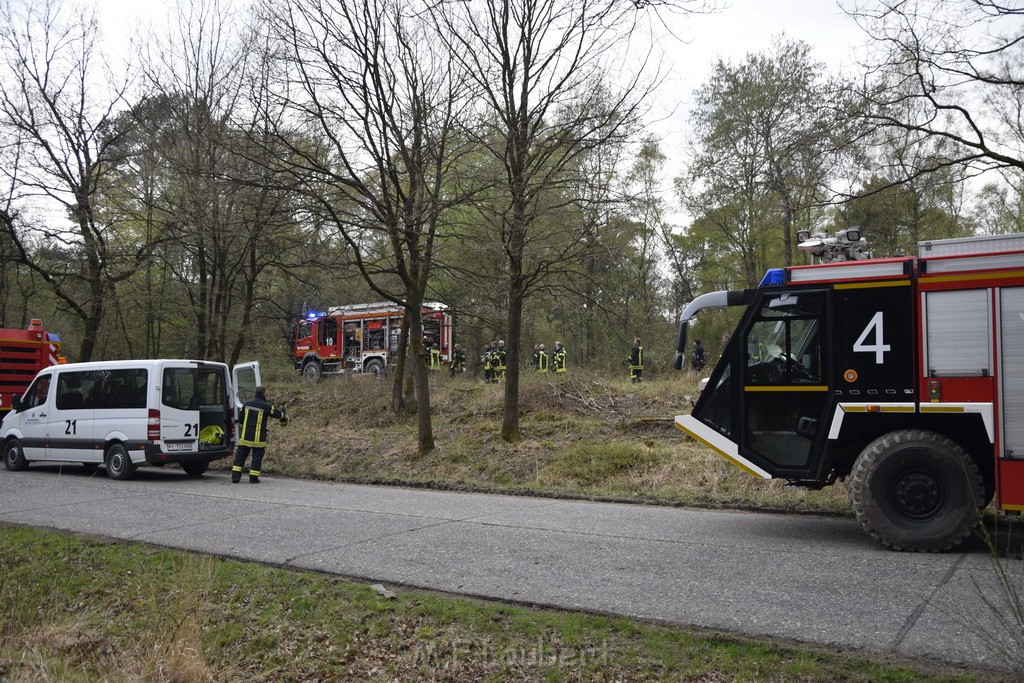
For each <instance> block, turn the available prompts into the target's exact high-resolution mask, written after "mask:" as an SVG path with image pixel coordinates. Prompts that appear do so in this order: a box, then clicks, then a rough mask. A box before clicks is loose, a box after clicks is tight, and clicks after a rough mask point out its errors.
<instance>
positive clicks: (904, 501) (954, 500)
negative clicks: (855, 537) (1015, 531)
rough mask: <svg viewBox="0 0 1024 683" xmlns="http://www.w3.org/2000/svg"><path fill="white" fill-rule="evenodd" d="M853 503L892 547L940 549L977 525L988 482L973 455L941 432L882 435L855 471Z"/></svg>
mask: <svg viewBox="0 0 1024 683" xmlns="http://www.w3.org/2000/svg"><path fill="white" fill-rule="evenodd" d="M849 492H850V503H851V505H852V506H853V513H854V515H856V517H857V521H858V522H860V525H861V527H863V528H864V531H866V532H867V533H868V534H870V535H871V536H872V537H873V538H875V539H876V540H878V542H880V543H881V544H882V545H884V546H886V547H887V548H892V549H893V550H909V551H913V552H939V551H943V550H949V549H950V548H953V547H955V546H957V545H959V544H960V543H962V542H963V541H964V540H965V539H966V538H967V537H968V536H970V535H971V532H973V531H974V529H975V528H976V527H977V525H978V519H979V510H980V507H981V503H982V500H983V498H982V497H983V492H984V484H983V482H982V479H981V473H980V472H979V471H978V467H977V465H976V464H975V463H974V461H973V460H971V457H970V456H969V455H968V454H967V453H966V451H964V449H963V448H961V447H960V446H959V445H957V444H956V443H955V442H953V441H951V440H950V439H947V438H946V437H944V436H942V435H941V434H936V433H934V432H929V431H924V430H920V429H904V430H900V431H896V432H890V433H889V434H885V435H883V436H880V437H878V438H877V439H875V440H874V441H872V442H871V443H870V444H868V447H867V448H865V449H864V450H863V451H862V452H861V454H860V456H858V458H857V461H856V462H855V463H854V465H853V470H852V471H851V472H850V486H849Z"/></svg>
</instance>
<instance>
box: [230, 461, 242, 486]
mask: <svg viewBox="0 0 1024 683" xmlns="http://www.w3.org/2000/svg"><path fill="white" fill-rule="evenodd" d="M240 481H242V468H241V467H239V466H238V465H235V466H234V467H232V468H231V483H232V484H237V483H238V482H240Z"/></svg>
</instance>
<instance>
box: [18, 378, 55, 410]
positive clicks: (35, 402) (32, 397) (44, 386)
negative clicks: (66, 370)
mask: <svg viewBox="0 0 1024 683" xmlns="http://www.w3.org/2000/svg"><path fill="white" fill-rule="evenodd" d="M49 393H50V376H49V375H43V376H42V377H40V378H39V379H37V380H36V381H35V382H33V383H32V386H30V387H29V388H28V391H26V392H25V399H24V405H25V408H35V407H36V406H41V405H43V404H44V403H46V395H47V394H49Z"/></svg>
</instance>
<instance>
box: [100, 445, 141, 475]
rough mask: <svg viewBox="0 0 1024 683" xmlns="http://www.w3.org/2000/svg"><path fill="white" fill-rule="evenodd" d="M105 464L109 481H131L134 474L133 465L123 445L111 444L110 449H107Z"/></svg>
mask: <svg viewBox="0 0 1024 683" xmlns="http://www.w3.org/2000/svg"><path fill="white" fill-rule="evenodd" d="M106 463H107V476H108V477H110V478H111V479H116V480H118V481H123V480H125V479H131V478H132V476H133V475H134V474H135V463H133V462H132V459H131V456H129V455H128V449H127V448H125V447H124V444H120V443H115V444H111V446H110V448H108V449H107V458H106Z"/></svg>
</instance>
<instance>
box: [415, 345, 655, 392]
mask: <svg viewBox="0 0 1024 683" xmlns="http://www.w3.org/2000/svg"><path fill="white" fill-rule="evenodd" d="M507 359H508V352H507V351H506V350H505V340H503V339H502V340H498V341H492V342H490V343H488V344H487V345H486V346H485V347H484V350H483V354H482V355H481V356H480V362H481V363H482V364H483V366H484V382H486V383H488V384H496V383H499V382H501V381H502V380H504V379H505V372H506V370H507V369H508V368H507ZM625 362H626V364H628V365H629V380H630V381H631V382H634V383H635V382H642V381H643V371H644V347H643V346H641V345H640V337H637V338H636V339H634V340H633V348H632V349H631V350H630V354H629V358H627V359H626V361H625ZM427 367H428V368H429V369H430V370H435V371H436V370H440V369H441V368H442V367H443V358H442V355H441V350H440V349H438V348H437V346H436V345H434V344H428V347H427ZM530 367H532V368H533V369H534V371H536V372H554V373H556V374H561V373H564V372H567V371H568V366H567V365H566V354H565V346H563V345H562V342H560V341H556V342H555V348H554V350H552V351H550V352H549V351H548V350H547V349H546V348H544V345H543V344H534V345H533V358H532V359H531V360H530ZM466 370H467V367H466V353H465V352H464V351H463V350H462V347H461V346H460V345H459V344H456V345H455V346H454V347H453V348H452V358H451V362H450V363H449V365H448V373H449V374H450V375H451V376H452V377H454V376H455V375H458V374H461V373H463V372H466Z"/></svg>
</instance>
